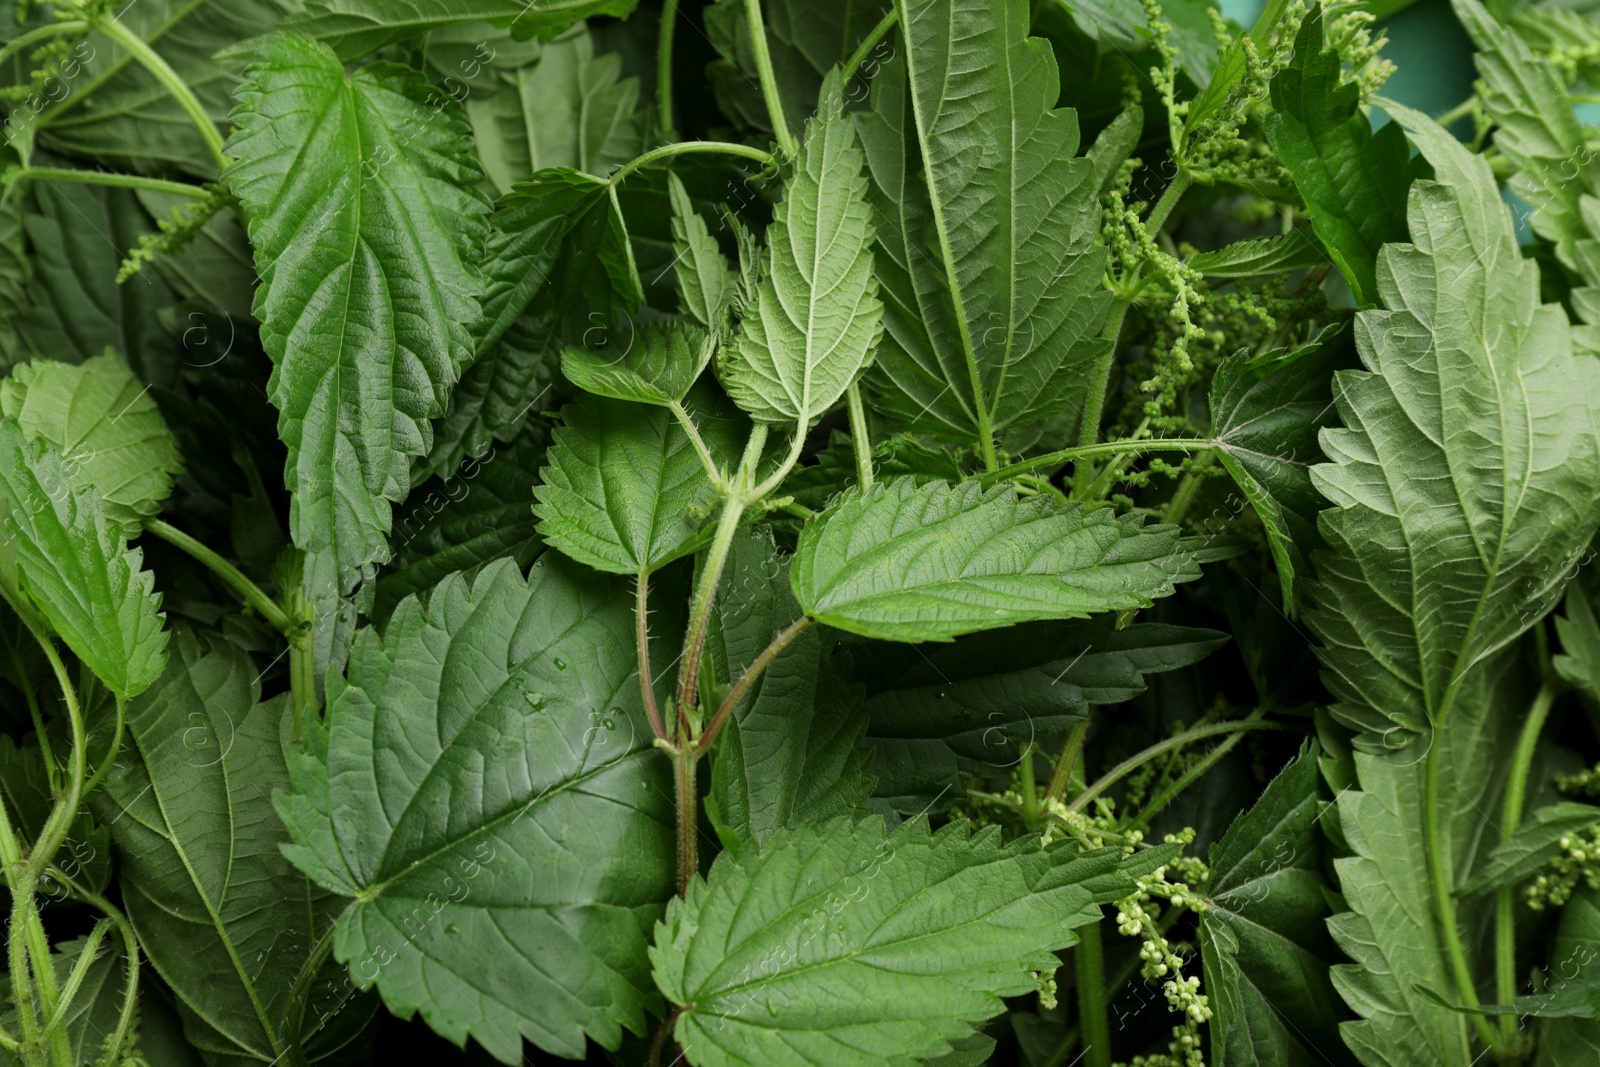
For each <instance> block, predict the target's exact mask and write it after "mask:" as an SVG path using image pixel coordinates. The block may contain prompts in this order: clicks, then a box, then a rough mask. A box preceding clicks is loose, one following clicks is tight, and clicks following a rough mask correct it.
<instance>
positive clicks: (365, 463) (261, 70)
mask: <svg viewBox="0 0 1600 1067" xmlns="http://www.w3.org/2000/svg"><path fill="white" fill-rule="evenodd" d="M428 91H429V90H428V88H427V86H426V84H425V83H423V82H422V80H421V78H420V77H418V76H417V75H416V74H415V73H408V72H407V71H406V69H405V68H401V67H395V66H389V65H384V64H375V65H373V66H369V67H366V68H363V69H362V70H360V71H358V72H356V73H355V74H354V75H351V76H346V74H345V72H344V67H343V65H342V64H341V63H340V62H339V60H338V58H337V57H336V56H335V55H334V54H333V52H331V51H330V50H329V49H328V48H327V47H326V46H324V45H321V44H319V43H317V42H315V41H311V40H309V39H307V38H305V37H301V36H278V37H272V38H269V39H267V40H266V41H265V42H263V43H262V45H261V50H260V55H259V58H258V60H257V61H256V62H255V63H254V64H252V66H251V67H250V69H249V77H248V80H247V81H246V83H245V85H244V86H243V87H241V89H240V91H239V100H240V105H239V108H238V109H237V110H236V111H235V112H234V122H235V123H236V125H237V126H238V132H236V133H235V134H234V136H233V138H232V139H231V140H230V141H229V143H228V151H229V153H230V154H231V155H232V156H233V158H234V163H233V165H232V166H231V167H230V168H229V170H228V178H229V184H230V187H231V188H232V189H233V191H234V193H235V194H237V195H238V197H239V200H240V202H241V203H242V204H243V205H244V207H245V209H246V210H247V211H248V212H249V213H250V215H251V223H250V240H251V243H252V245H253V246H254V247H255V252H256V263H257V265H258V266H259V267H260V269H261V278H262V283H263V284H262V287H261V289H260V290H259V291H258V295H257V300H256V310H257V316H258V317H259V318H260V319H261V322H262V339H263V341H264V343H265V345H266V348H267V352H268V354H269V355H270V356H271V357H272V361H273V365H274V369H273V374H272V378H271V380H270V382H269V383H268V388H269V392H270V394H271V398H272V401H273V403H274V404H276V405H277V407H278V411H279V420H278V431H279V434H280V436H281V437H282V438H283V442H284V444H285V445H287V446H288V449H289V461H288V467H287V470H286V472H285V481H286V482H287V484H288V486H289V488H290V489H291V491H292V492H293V493H294V496H295V499H294V505H293V507H292V509H291V512H290V531H291V533H292V535H293V537H294V541H295V544H296V545H298V546H299V547H300V548H302V549H304V550H306V551H307V552H308V553H311V554H313V555H319V554H323V553H326V554H328V555H330V556H331V557H332V560H333V570H334V578H335V580H334V584H335V585H336V586H337V589H336V591H337V592H339V593H344V592H348V591H349V590H350V588H351V587H352V586H353V585H354V584H355V583H356V582H357V581H358V580H359V578H360V577H361V576H362V574H363V572H364V570H366V569H368V568H369V567H370V565H371V564H372V563H374V562H378V561H381V560H382V559H383V558H384V557H385V556H386V555H387V553H388V541H387V538H386V536H385V535H386V534H387V533H388V531H389V525H390V514H389V502H390V501H391V500H402V499H404V498H405V495H406V492H407V491H408V490H409V489H410V487H411V478H410V469H409V468H410V459H411V457H412V456H416V455H421V454H424V453H426V452H427V451H428V449H429V447H430V445H431V437H432V432H431V427H430V426H429V425H428V422H427V420H428V419H430V418H433V417H435V416H437V415H439V414H441V413H442V412H443V410H444V405H445V401H446V400H447V399H448V398H449V395H450V388H451V386H453V385H454V384H455V382H456V379H457V378H458V377H459V376H460V373H461V368H462V367H463V366H464V365H465V364H466V363H467V362H468V361H469V359H470V353H471V347H470V338H469V336H468V331H467V325H466V324H467V323H470V322H471V321H472V320H473V319H474V318H476V316H477V314H478V297H479V294H480V291H481V289H482V282H481V280H480V278H479V276H478V272H477V270H476V269H475V268H474V267H473V265H472V262H473V260H474V259H475V258H476V256H477V248H478V244H479V242H480V241H481V239H482V235H483V216H484V214H485V213H486V206H485V203H484V201H483V199H482V197H481V196H479V195H478V194H476V193H475V192H473V191H472V189H473V187H474V186H475V185H476V183H477V180H478V175H477V171H476V168H475V167H474V166H473V165H472V164H471V163H470V161H469V160H468V158H467V150H468V141H467V136H466V131H465V129H464V123H462V122H461V121H460V120H459V119H458V118H456V117H455V116H452V115H449V114H446V113H443V112H438V111H433V110H425V109H424V107H423V101H424V100H425V98H426V94H427V92H428Z"/></svg>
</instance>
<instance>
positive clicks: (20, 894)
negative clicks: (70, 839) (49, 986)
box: [6, 868, 41, 1067]
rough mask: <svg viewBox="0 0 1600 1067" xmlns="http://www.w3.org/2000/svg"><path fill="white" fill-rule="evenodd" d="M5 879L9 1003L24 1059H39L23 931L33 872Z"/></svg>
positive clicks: (29, 906)
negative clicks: (8, 915)
mask: <svg viewBox="0 0 1600 1067" xmlns="http://www.w3.org/2000/svg"><path fill="white" fill-rule="evenodd" d="M8 874H9V875H10V876H9V877H7V879H6V882H7V883H8V885H9V887H10V889H11V919H10V922H9V924H8V925H7V927H6V965H7V967H8V968H9V969H10V971H11V1007H12V1010H14V1011H15V1012H16V1013H17V1024H18V1026H19V1028H20V1029H21V1032H22V1044H23V1046H24V1047H26V1048H28V1049H30V1052H29V1053H28V1060H27V1062H28V1063H29V1064H30V1067H31V1065H33V1064H37V1063H39V1062H40V1058H41V1057H40V1054H39V1052H38V1051H36V1050H37V1049H38V1047H39V1033H40V1026H39V1016H38V1014H37V1013H38V1008H37V1007H36V1006H35V1005H34V997H33V979H32V975H31V973H30V972H31V971H32V966H31V964H30V961H29V958H28V939H27V935H26V934H25V933H24V932H23V931H24V930H26V929H27V926H28V922H29V914H28V913H29V911H31V910H32V909H33V908H34V900H33V889H34V885H35V884H36V882H37V876H36V875H35V874H34V873H33V871H31V870H29V869H27V868H23V869H22V871H21V873H20V874H10V872H8Z"/></svg>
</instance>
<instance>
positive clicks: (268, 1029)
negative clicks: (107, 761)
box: [94, 632, 376, 1062]
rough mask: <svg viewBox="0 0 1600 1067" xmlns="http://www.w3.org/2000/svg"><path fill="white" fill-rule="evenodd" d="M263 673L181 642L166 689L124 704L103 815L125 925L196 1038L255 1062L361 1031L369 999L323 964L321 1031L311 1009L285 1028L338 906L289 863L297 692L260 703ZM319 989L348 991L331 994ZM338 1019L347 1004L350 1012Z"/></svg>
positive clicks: (232, 651)
mask: <svg viewBox="0 0 1600 1067" xmlns="http://www.w3.org/2000/svg"><path fill="white" fill-rule="evenodd" d="M259 682H260V674H259V673H258V671H257V669H256V668H255V667H254V666H252V665H251V663H250V660H249V658H248V657H247V656H246V655H245V654H244V653H243V652H241V651H239V650H238V649H237V648H234V647H233V646H231V645H226V644H223V643H222V642H220V641H218V642H216V643H215V644H214V645H213V647H211V648H207V647H206V646H205V645H203V644H202V642H201V641H200V640H199V639H197V638H196V637H194V636H193V635H192V634H190V633H188V632H180V633H179V635H178V637H177V638H176V639H175V640H174V641H173V647H172V657H171V661H170V663H169V664H168V666H167V669H166V671H165V672H164V673H163V674H162V676H161V678H160V679H159V680H157V682H156V684H155V685H153V686H151V687H150V689H149V690H148V691H147V692H146V693H145V694H144V695H143V696H141V697H140V698H139V699H137V700H135V701H133V703H132V704H130V705H129V708H128V733H129V738H130V740H131V744H129V743H127V742H125V743H124V749H123V753H122V755H121V756H120V757H119V759H118V762H117V765H116V768H115V770H114V771H113V772H112V774H111V776H110V777H108V778H107V780H106V786H105V792H104V793H103V794H98V793H97V794H95V796H94V805H95V811H96V813H97V814H98V815H99V817H100V818H101V819H102V820H103V821H105V822H106V823H108V824H109V825H110V827H111V833H112V838H113V840H114V841H115V843H116V847H117V853H118V857H119V871H120V873H119V879H118V881H119V884H120V886H121V889H122V899H123V902H124V905H125V906H126V908H127V911H128V918H129V919H130V920H131V921H132V923H133V925H134V930H135V931H136V932H137V934H138V935H139V942H140V944H141V945H142V946H143V948H144V953H145V955H146V956H147V957H148V958H149V960H150V962H151V963H152V964H153V965H154V966H155V968H156V971H157V972H158V973H159V974H160V975H161V977H162V978H164V979H165V980H166V982H167V984H168V985H170V986H171V987H172V989H173V991H174V992H175V993H176V994H177V996H178V1000H179V1004H180V1011H181V1013H182V1015H183V1017H184V1028H185V1031H186V1032H187V1034H188V1036H189V1040H190V1041H191V1042H192V1043H194V1044H196V1045H198V1046H200V1047H202V1048H207V1049H210V1050H212V1051H213V1052H216V1053H223V1054H226V1055H228V1056H233V1057H239V1058H240V1059H242V1060H245V1061H251V1062H264V1061H272V1060H275V1059H277V1058H279V1057H282V1056H284V1055H285V1054H286V1050H287V1048H288V1047H290V1045H291V1044H294V1043H298V1042H300V1041H302V1040H303V1041H304V1042H306V1044H307V1048H306V1051H307V1053H308V1055H309V1058H310V1059H312V1060H315V1059H321V1058H324V1057H326V1056H328V1055H331V1054H332V1053H334V1052H336V1051H338V1050H339V1049H340V1048H341V1047H343V1046H344V1045H345V1044H346V1043H348V1042H349V1041H350V1040H352V1039H353V1038H354V1037H355V1036H356V1034H357V1033H358V1032H359V1031H360V1030H361V1028H362V1026H363V1025H364V1024H365V1022H366V1020H367V1018H368V1017H369V1016H370V1012H371V1009H372V1008H373V1007H375V1006H376V1005H375V1004H373V1003H371V1002H370V998H369V999H368V1002H367V1003H365V1004H352V1005H349V1006H348V1007H347V1006H346V1005H345V1003H344V1001H345V999H346V998H347V997H348V996H349V993H350V990H349V986H348V984H347V983H344V982H343V981H342V976H341V975H340V974H339V970H340V968H339V967H338V965H337V964H335V963H333V962H332V961H331V960H330V961H327V962H326V964H325V965H324V967H323V968H322V969H320V970H319V972H318V975H317V976H315V982H316V988H317V990H318V993H319V1007H320V1008H321V1009H322V1010H323V1011H329V1010H331V1011H333V1012H334V1013H335V1014H336V1019H337V1021H336V1022H334V1023H333V1024H331V1025H329V1026H327V1027H326V1028H323V1027H321V1026H320V1025H319V1020H318V1017H317V1014H316V1013H313V1012H309V1011H308V1012H307V1013H306V1016H305V1017H304V1019H303V1021H302V1029H301V1031H300V1033H298V1034H295V1035H288V1034H284V1033H282V1032H281V1027H282V1026H283V1025H284V1023H285V1013H286V1010H287V1006H288V1003H289V999H290V994H291V990H292V989H293V988H294V985H295V981H296V979H298V978H299V977H300V973H301V971H302V970H303V969H304V968H305V967H306V965H307V963H308V960H309V957H310V955H311V949H312V946H313V945H314V944H315V943H316V941H317V940H318V939H319V938H321V937H322V936H323V935H324V934H326V933H327V932H328V930H329V927H331V926H332V924H333V919H334V916H335V915H336V914H337V913H338V911H339V908H340V906H341V904H342V901H341V900H340V899H339V898H338V897H336V896H334V895H333V894H331V893H329V892H327V891H326V890H325V889H322V888H319V887H317V886H315V885H313V884H312V883H311V882H310V881H308V880H307V879H306V877H305V876H304V875H302V874H301V873H300V872H299V871H297V870H295V868H294V865H293V864H291V863H290V862H289V861H288V860H287V859H285V858H284V856H283V854H282V852H280V847H281V845H282V843H283V842H284V841H285V838H286V835H285V833H284V830H283V827H282V825H281V824H280V823H279V822H278V820H277V818H276V816H275V815H274V813H273V809H272V793H273V791H274V790H275V789H281V788H283V787H285V786H287V785H288V779H289V776H288V770H287V768H286V766H285V764H284V756H283V749H282V746H281V744H280V741H279V736H280V732H281V730H282V727H283V725H284V723H285V717H286V716H287V715H288V714H289V703H288V700H287V698H283V697H280V698H277V699H274V700H270V701H267V702H265V703H262V702H260V696H261V691H260V685H259ZM324 989H334V990H342V991H343V992H342V994H340V995H337V996H336V997H335V999H333V1000H331V1001H330V1000H329V998H328V996H327V994H326V993H324V992H323V990H324ZM340 1009H344V1010H342V1011H341V1010H340Z"/></svg>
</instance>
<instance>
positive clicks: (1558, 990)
mask: <svg viewBox="0 0 1600 1067" xmlns="http://www.w3.org/2000/svg"><path fill="white" fill-rule="evenodd" d="M1596 959H1600V893H1597V892H1596V891H1595V890H1594V889H1590V888H1588V887H1580V888H1579V889H1578V890H1577V892H1575V893H1574V894H1573V895H1572V899H1571V900H1570V901H1568V902H1567V905H1566V907H1564V908H1562V909H1561V925H1560V927H1559V928H1558V929H1557V931H1556V938H1555V942H1554V943H1553V944H1552V945H1551V946H1550V958H1549V963H1548V964H1547V965H1546V966H1544V967H1542V968H1541V971H1542V973H1541V975H1540V988H1546V989H1548V990H1549V992H1550V993H1551V994H1552V995H1555V996H1567V997H1572V996H1574V995H1578V996H1592V995H1593V992H1594V990H1595V988H1596V985H1597V983H1596V975H1595V968H1594V961H1595V960H1596ZM1596 1056H1600V1019H1594V1018H1589V1019H1555V1020H1552V1021H1550V1022H1548V1023H1546V1024H1544V1025H1543V1026H1541V1027H1540V1028H1539V1060H1538V1067H1567V1065H1568V1064H1573V1063H1587V1062H1591V1061H1592V1060H1593V1059H1594V1058H1595V1057H1596Z"/></svg>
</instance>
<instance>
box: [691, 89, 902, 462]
mask: <svg viewBox="0 0 1600 1067" xmlns="http://www.w3.org/2000/svg"><path fill="white" fill-rule="evenodd" d="M842 108H843V99H842V97H841V96H840V91H839V85H838V79H837V78H836V77H830V79H829V80H828V82H827V84H826V85H825V86H824V90H823V96H822V103H821V104H820V106H819V109H818V114H817V117H816V118H814V119H812V120H811V122H810V123H809V124H808V125H807V127H806V137H805V142H804V143H803V144H802V146H801V149H800V156H799V159H798V160H796V162H795V168H794V173H793V175H792V176H791V177H790V178H789V181H788V183H787V184H786V185H785V187H784V195H783V200H782V202H781V203H779V204H778V206H777V208H776V215H775V218H774V220H773V222H772V225H771V226H769V227H767V246H768V250H769V256H768V259H767V263H766V269H765V271H764V272H763V277H762V279H761V286H760V289H759V290H758V291H757V293H756V300H755V303H754V305H753V306H752V307H749V308H747V309H746V311H745V317H744V321H743V323H742V324H741V326H742V332H741V333H740V335H739V336H738V338H737V339H735V340H734V341H733V342H732V344H731V345H730V347H729V350H728V353H727V356H726V358H725V361H724V362H723V364H722V366H721V367H720V370H721V372H722V380H723V384H724V385H725V386H726V388H727V390H728V395H729V396H731V397H732V398H733V400H734V402H735V403H737V404H738V405H739V406H740V407H741V408H743V409H744V410H745V411H747V412H749V414H750V416H751V417H752V418H754V419H755V420H756V421H757V422H767V423H790V424H798V426H799V428H800V429H799V431H798V432H800V433H804V432H805V431H806V430H807V429H808V428H809V427H810V425H811V423H812V422H814V421H816V419H817V418H818V417H819V416H820V415H822V414H823V413H824V412H826V411H827V410H828V409H829V408H830V407H832V406H833V405H834V404H835V403H837V402H838V401H839V399H840V398H841V397H843V396H844V391H845V389H846V388H848V387H849V385H850V384H851V383H852V382H854V381H855V380H856V378H857V377H858V376H859V375H860V373H861V371H862V368H864V367H865V366H866V365H867V364H868V363H869V362H871V360H872V354H873V349H874V348H876V347H877V344H878V335H879V333H880V332H881V330H882V316H883V306H882V304H881V303H880V302H879V300H878V283H877V279H876V278H874V277H873V271H872V212H871V209H870V208H869V207H868V205H867V199H866V195H867V179H866V176H865V175H864V174H863V173H862V164H863V157H862V153H861V145H860V142H859V141H858V140H857V138H856V133H855V128H854V126H853V124H852V123H851V122H850V121H849V119H848V118H846V117H845V116H844V114H843V113H842Z"/></svg>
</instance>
